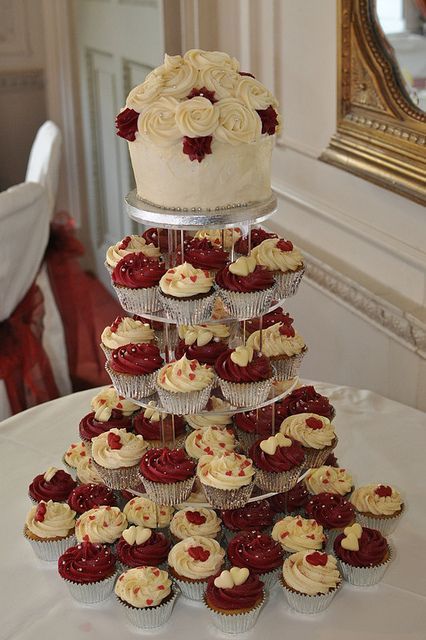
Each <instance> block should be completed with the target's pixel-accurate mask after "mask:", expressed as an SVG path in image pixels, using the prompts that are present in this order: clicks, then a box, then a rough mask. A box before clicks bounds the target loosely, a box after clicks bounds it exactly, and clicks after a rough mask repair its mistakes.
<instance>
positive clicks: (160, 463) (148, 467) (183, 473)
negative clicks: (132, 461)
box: [139, 447, 196, 505]
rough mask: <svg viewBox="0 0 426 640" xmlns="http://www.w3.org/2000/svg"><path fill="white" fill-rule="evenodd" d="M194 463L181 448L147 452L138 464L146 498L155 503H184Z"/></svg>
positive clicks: (190, 488)
mask: <svg viewBox="0 0 426 640" xmlns="http://www.w3.org/2000/svg"><path fill="white" fill-rule="evenodd" d="M195 470H196V463H195V462H194V461H193V460H191V459H190V458H188V456H187V455H186V453H185V451H184V449H168V448H167V447H163V448H162V449H150V450H149V451H147V452H146V453H145V455H144V456H143V458H142V460H141V462H140V465H139V475H140V478H141V480H142V482H143V485H144V487H145V490H146V494H147V496H148V498H150V499H151V500H153V501H154V502H156V503H157V504H165V505H172V504H177V503H179V502H184V501H185V500H186V499H187V498H188V497H189V496H190V494H191V491H192V485H193V484H194V479H195Z"/></svg>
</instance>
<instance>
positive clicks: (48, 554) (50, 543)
mask: <svg viewBox="0 0 426 640" xmlns="http://www.w3.org/2000/svg"><path fill="white" fill-rule="evenodd" d="M24 536H25V537H26V539H27V540H28V542H29V543H30V544H31V546H32V548H33V551H34V553H35V554H36V556H37V558H39V559H40V560H44V561H45V562H56V561H57V560H58V558H59V556H61V555H62V554H63V553H65V551H66V550H67V549H68V548H69V547H73V546H74V545H76V544H77V539H76V537H75V534H74V532H73V533H70V534H69V535H68V536H67V537H66V538H61V539H60V540H33V539H32V538H30V537H29V536H28V535H27V533H26V531H25V529H24Z"/></svg>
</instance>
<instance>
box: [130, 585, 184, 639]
mask: <svg viewBox="0 0 426 640" xmlns="http://www.w3.org/2000/svg"><path fill="white" fill-rule="evenodd" d="M178 595H179V594H178V592H177V590H176V589H173V587H172V596H171V597H170V598H169V599H168V600H167V602H164V603H163V604H159V605H157V606H156V607H143V608H142V607H141V608H137V607H132V606H131V605H130V604H127V602H124V600H121V598H118V597H117V600H118V602H119V603H120V604H121V605H122V607H123V609H124V613H125V614H126V617H127V619H128V620H129V621H130V622H131V623H132V624H133V625H134V626H135V627H138V628H139V629H155V628H156V627H161V626H162V625H163V624H165V623H166V622H167V620H168V619H169V618H170V616H171V615H172V611H173V607H174V605H175V602H176V600H177V597H178Z"/></svg>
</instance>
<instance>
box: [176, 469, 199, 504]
mask: <svg viewBox="0 0 426 640" xmlns="http://www.w3.org/2000/svg"><path fill="white" fill-rule="evenodd" d="M200 504H203V505H205V506H207V498H206V494H205V492H204V489H203V486H202V484H201V482H200V481H199V479H198V478H197V476H195V480H194V484H193V485H192V491H191V493H190V494H189V497H188V498H186V500H185V502H179V503H178V504H176V505H175V506H176V509H185V507H188V506H194V507H195V506H197V507H198V506H199V505H200Z"/></svg>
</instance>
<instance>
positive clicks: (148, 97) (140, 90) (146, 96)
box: [126, 72, 164, 113]
mask: <svg viewBox="0 0 426 640" xmlns="http://www.w3.org/2000/svg"><path fill="white" fill-rule="evenodd" d="M163 86H164V78H163V75H162V74H161V73H154V72H151V73H149V74H148V75H147V76H146V78H145V80H144V81H143V82H142V84H138V85H137V86H136V87H134V88H133V89H132V90H131V91H130V93H129V95H128V96H127V99H126V107H127V108H128V109H133V110H134V111H137V112H138V113H140V112H141V111H142V109H143V108H144V107H146V106H147V105H148V104H150V103H151V102H155V100H157V99H158V98H159V96H160V94H161V93H162V92H163Z"/></svg>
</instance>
